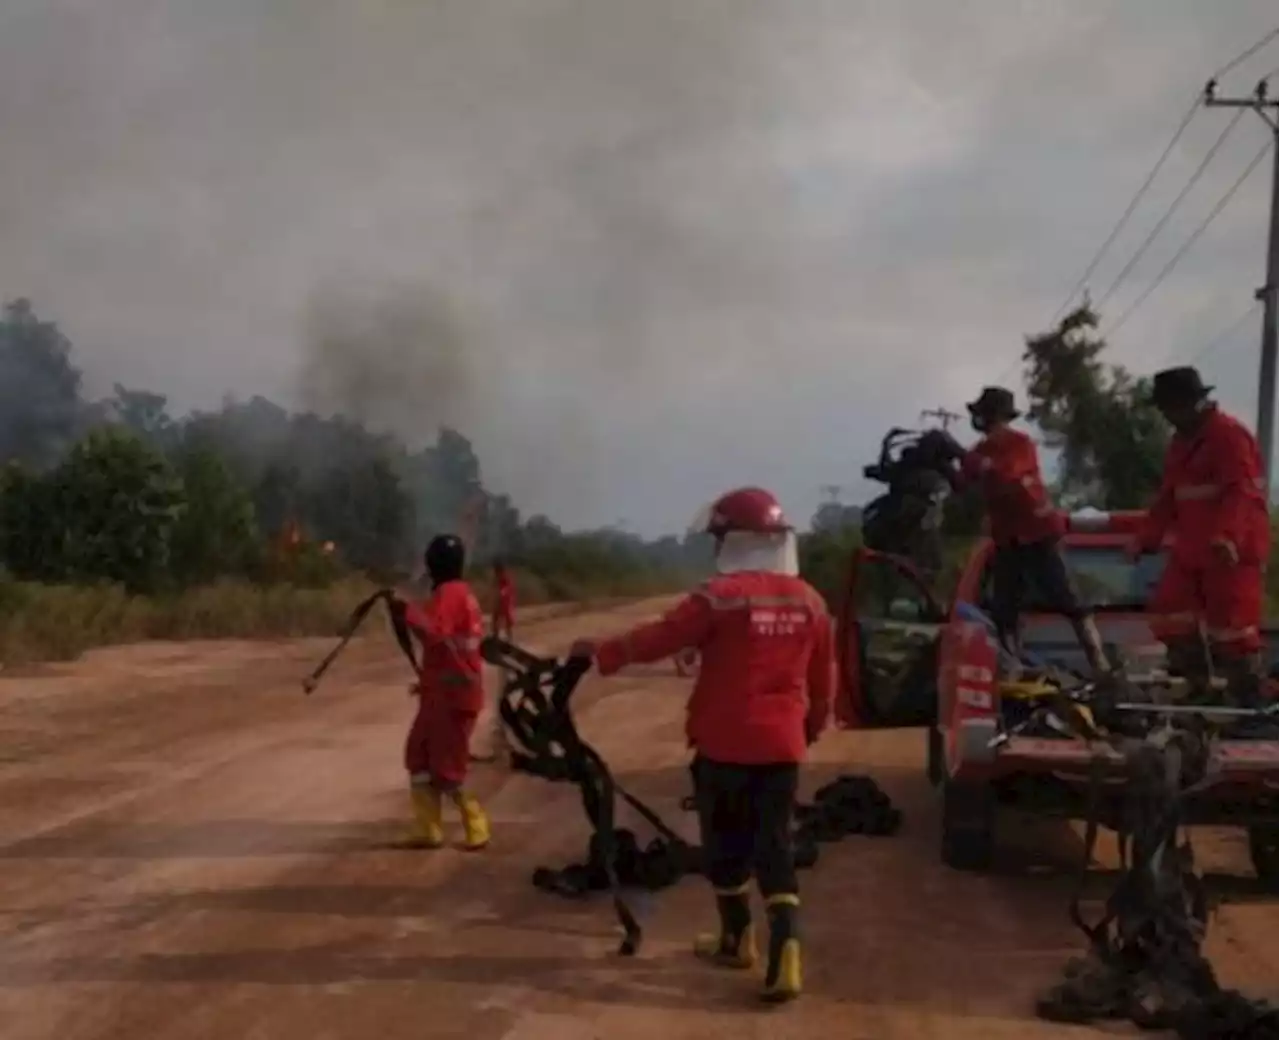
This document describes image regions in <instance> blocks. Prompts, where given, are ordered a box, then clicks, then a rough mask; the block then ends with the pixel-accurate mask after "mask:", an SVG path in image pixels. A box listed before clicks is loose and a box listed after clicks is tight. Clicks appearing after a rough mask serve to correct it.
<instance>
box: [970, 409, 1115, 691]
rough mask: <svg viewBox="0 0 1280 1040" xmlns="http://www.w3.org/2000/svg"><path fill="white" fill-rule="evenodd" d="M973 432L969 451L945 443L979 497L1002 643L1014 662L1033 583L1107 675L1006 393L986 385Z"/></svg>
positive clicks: (1098, 671)
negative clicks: (990, 547) (990, 545)
mask: <svg viewBox="0 0 1280 1040" xmlns="http://www.w3.org/2000/svg"><path fill="white" fill-rule="evenodd" d="M968 408H969V415H970V417H971V421H972V423H973V428H974V429H975V430H977V431H978V432H979V433H981V434H982V435H983V436H982V439H981V440H980V441H978V443H977V444H976V445H974V447H973V448H971V449H969V450H968V451H966V450H964V449H963V448H961V447H960V446H959V445H958V444H956V443H955V441H954V440H953V441H952V445H953V449H952V451H953V454H954V455H955V456H956V457H957V458H958V459H959V461H960V475H961V480H962V481H964V482H969V483H974V484H976V485H977V486H978V488H979V489H980V490H981V492H982V496H983V499H984V501H985V504H986V509H987V518H988V521H989V523H990V527H991V539H992V541H993V542H995V562H994V564H993V575H992V579H993V580H992V586H993V587H992V615H993V618H992V620H993V621H994V622H995V625H996V632H997V635H998V638H999V639H1000V642H1001V644H1002V645H1003V646H1004V648H1005V649H1006V650H1008V651H1009V652H1010V653H1011V654H1012V655H1013V656H1014V657H1015V658H1018V659H1021V656H1022V654H1021V638H1020V636H1019V632H1018V629H1019V625H1018V618H1019V614H1020V613H1021V610H1022V604H1023V601H1024V596H1025V590H1026V583H1027V581H1028V580H1030V581H1032V582H1034V583H1035V584H1036V585H1037V586H1038V587H1039V589H1040V593H1041V596H1042V597H1043V599H1044V600H1045V601H1046V602H1047V603H1048V604H1050V605H1051V606H1052V608H1053V609H1054V610H1056V611H1057V612H1058V613H1060V614H1062V615H1063V616H1065V617H1066V618H1067V619H1068V620H1069V621H1070V622H1071V627H1072V629H1073V630H1074V631H1075V634H1076V638H1077V639H1078V640H1079V642H1080V645H1081V647H1083V649H1084V652H1085V657H1086V659H1087V660H1088V662H1089V667H1090V669H1092V671H1093V673H1094V675H1095V676H1101V675H1104V674H1106V673H1107V672H1109V671H1110V666H1109V664H1108V662H1107V657H1106V653H1105V651H1104V650H1103V646H1102V637H1101V636H1100V635H1099V634H1098V628H1097V625H1095V624H1094V621H1093V614H1092V612H1090V611H1089V609H1088V608H1087V607H1085V606H1084V605H1083V604H1082V603H1081V601H1080V596H1079V594H1078V593H1077V592H1076V589H1075V587H1074V584H1073V582H1072V581H1071V574H1070V572H1069V571H1068V570H1067V563H1066V560H1065V559H1064V558H1063V555H1062V551H1061V548H1060V545H1059V543H1060V542H1061V540H1062V536H1063V534H1064V533H1065V525H1064V522H1063V518H1062V514H1061V513H1060V512H1059V511H1058V510H1057V509H1056V508H1054V505H1053V503H1052V502H1051V501H1050V500H1049V495H1048V493H1047V492H1046V491H1045V487H1044V482H1043V480H1042V479H1041V477H1040V460H1039V457H1038V456H1037V454H1036V446H1035V442H1034V441H1033V440H1032V439H1031V438H1030V437H1028V436H1027V435H1026V434H1025V433H1023V432H1022V431H1021V430H1015V429H1014V428H1013V426H1012V425H1011V424H1012V422H1013V420H1014V419H1017V418H1018V416H1019V415H1021V414H1022V413H1020V412H1019V411H1018V410H1017V408H1016V407H1015V406H1014V400H1013V394H1012V392H1010V391H1009V390H1006V389H1004V388H1003V387H997V386H989V387H986V388H985V389H984V390H983V391H982V393H981V395H979V397H978V399H977V400H976V401H973V402H971V403H970V404H969V405H968Z"/></svg>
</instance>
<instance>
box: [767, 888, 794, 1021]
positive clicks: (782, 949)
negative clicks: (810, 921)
mask: <svg viewBox="0 0 1280 1040" xmlns="http://www.w3.org/2000/svg"><path fill="white" fill-rule="evenodd" d="M765 907H766V909H767V912H768V914H769V965H768V967H767V968H766V969H765V976H764V989H763V990H761V992H760V998H761V999H762V1000H764V1001H766V1002H767V1003H770V1004H782V1003H785V1002H786V1001H788V1000H795V999H796V997H798V996H800V990H801V973H800V935H799V931H798V929H797V916H798V912H799V909H800V897H799V896H797V895H776V896H770V897H769V898H768V899H766V900H765Z"/></svg>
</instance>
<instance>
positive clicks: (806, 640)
mask: <svg viewBox="0 0 1280 1040" xmlns="http://www.w3.org/2000/svg"><path fill="white" fill-rule="evenodd" d="M690 647H696V648H697V649H698V651H699V653H700V654H701V657H702V664H701V668H700V670H699V672H698V678H697V681H696V682H695V683H694V687H693V693H692V694H691V695H690V697H689V704H688V715H687V719H686V726H685V732H686V733H687V735H688V737H689V743H690V745H691V746H692V747H694V748H696V749H697V751H698V753H699V754H701V755H703V756H705V757H706V758H709V759H711V760H713V761H716V762H725V763H730V764H737V765H766V764H772V763H781V762H799V761H801V760H802V759H803V758H804V756H805V748H806V745H807V740H806V733H807V735H808V738H809V739H817V736H818V734H819V733H821V731H822V730H823V728H825V726H826V724H827V720H828V717H829V716H830V712H831V697H832V688H833V686H834V680H835V659H834V655H833V650H832V636H831V619H830V616H829V615H828V613H827V608H826V604H825V603H823V601H822V597H821V596H819V595H818V593H817V592H816V591H815V590H814V589H813V588H812V587H811V586H810V585H809V584H808V583H807V582H805V581H802V580H801V579H800V578H795V577H791V576H789V575H785V574H773V573H768V572H760V571H756V572H747V573H741V574H725V575H720V576H718V577H715V578H712V579H711V580H710V581H708V582H706V583H705V584H703V585H702V586H701V587H700V588H698V589H697V590H696V591H695V592H693V593H692V594H691V595H689V596H687V597H686V598H685V599H684V600H682V601H681V602H680V603H679V604H678V605H677V606H676V607H675V608H674V609H672V611H671V612H670V613H668V614H667V615H666V616H665V617H663V618H661V619H660V620H658V621H655V622H653V623H651V624H647V625H641V626H640V627H639V628H635V629H632V630H631V631H630V632H628V633H626V634H625V635H622V636H619V637H617V638H615V639H610V640H607V641H605V642H604V643H602V644H601V645H600V646H599V647H598V648H597V651H596V663H597V665H598V666H599V669H600V672H601V674H602V675H611V674H613V673H614V672H616V671H618V670H619V669H620V668H622V667H624V666H625V665H628V664H632V663H646V662H650V661H657V660H660V659H661V658H664V657H670V656H671V655H673V654H675V653H677V652H678V651H680V650H682V649H685V648H690Z"/></svg>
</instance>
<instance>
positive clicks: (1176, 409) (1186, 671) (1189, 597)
mask: <svg viewBox="0 0 1280 1040" xmlns="http://www.w3.org/2000/svg"><path fill="white" fill-rule="evenodd" d="M1212 391H1213V387H1211V386H1205V385H1204V383H1203V381H1202V380H1201V378H1200V373H1199V372H1198V371H1197V370H1196V369H1195V368H1191V367H1180V368H1169V369H1165V370H1164V371H1161V372H1157V373H1156V375H1155V378H1154V380H1153V386H1152V394H1151V401H1152V404H1154V405H1155V407H1156V408H1157V409H1158V410H1159V411H1160V414H1161V415H1162V416H1163V417H1164V419H1165V421H1166V422H1168V423H1169V425H1170V426H1172V427H1173V438H1172V440H1171V441H1170V442H1169V448H1168V451H1167V453H1166V455H1165V460H1164V474H1163V477H1162V479H1161V482H1160V490H1159V492H1158V493H1157V494H1156V498H1155V501H1154V502H1152V504H1151V507H1150V509H1149V510H1148V512H1147V519H1146V523H1145V524H1144V526H1143V528H1142V530H1141V532H1140V533H1139V534H1138V537H1137V538H1136V539H1135V540H1134V543H1133V545H1132V546H1131V550H1130V551H1131V554H1132V555H1134V556H1137V555H1139V554H1141V553H1144V552H1154V551H1156V550H1157V549H1158V548H1159V547H1160V545H1161V543H1162V542H1163V541H1164V540H1165V539H1166V538H1171V539H1172V543H1173V544H1172V547H1171V548H1170V551H1169V558H1168V562H1167V563H1166V564H1165V568H1164V573H1163V574H1162V575H1161V577H1160V580H1159V582H1158V583H1157V585H1156V588H1155V591H1154V592H1153V593H1152V596H1151V602H1150V604H1149V607H1148V610H1149V613H1150V615H1151V622H1152V625H1151V627H1152V631H1153V633H1154V634H1155V636H1156V638H1158V639H1160V640H1161V642H1163V643H1164V644H1165V646H1166V647H1167V648H1168V655H1169V666H1170V671H1175V672H1178V673H1180V674H1182V675H1183V676H1185V677H1186V678H1187V680H1188V681H1189V683H1190V684H1191V685H1192V687H1193V689H1194V690H1195V691H1196V693H1197V694H1200V695H1203V694H1204V693H1205V692H1206V689H1207V686H1208V680H1209V673H1210V669H1211V667H1212V669H1213V670H1216V671H1218V672H1220V673H1221V674H1222V676H1223V678H1225V679H1226V681H1227V695H1228V697H1229V698H1230V699H1231V700H1233V701H1235V702H1237V703H1238V704H1239V706H1241V707H1256V706H1257V704H1258V702H1259V700H1260V698H1261V683H1262V661H1261V656H1260V651H1261V646H1262V643H1261V635H1260V633H1259V631H1258V626H1259V625H1260V624H1261V621H1262V588H1263V567H1264V563H1265V561H1266V557H1267V550H1268V547H1269V541H1270V537H1271V530H1270V523H1269V521H1268V517H1267V503H1266V498H1265V495H1264V492H1263V479H1262V459H1261V454H1260V452H1259V450H1258V442H1257V440H1256V439H1255V438H1254V436H1253V434H1251V433H1250V432H1249V431H1248V430H1247V429H1246V428H1245V427H1244V426H1243V425H1242V424H1241V423H1240V422H1238V421H1237V420H1236V419H1233V418H1232V417H1231V416H1229V415H1227V414H1226V413H1225V412H1222V411H1220V410H1219V409H1218V406H1217V405H1216V404H1214V403H1213V402H1211V401H1210V400H1209V394H1210V393H1212ZM1205 639H1207V641H1208V650H1209V653H1208V656H1206V653H1205V645H1204V641H1205Z"/></svg>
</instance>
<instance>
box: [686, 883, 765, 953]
mask: <svg viewBox="0 0 1280 1040" xmlns="http://www.w3.org/2000/svg"><path fill="white" fill-rule="evenodd" d="M716 909H717V910H718V911H719V912H720V931H719V933H718V934H714V933H710V932H708V933H705V934H703V935H699V936H698V937H697V938H696V939H694V941H693V952H694V954H695V956H697V957H698V958H700V959H701V960H704V961H708V962H709V963H711V964H714V965H716V966H717V967H720V968H734V969H737V970H740V971H741V970H745V969H747V968H752V967H755V964H756V961H758V960H759V959H760V955H759V953H758V952H757V950H756V937H755V929H754V928H752V926H751V903H750V902H749V896H748V888H747V886H746V885H743V886H742V887H741V888H728V889H720V888H718V889H716Z"/></svg>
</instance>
